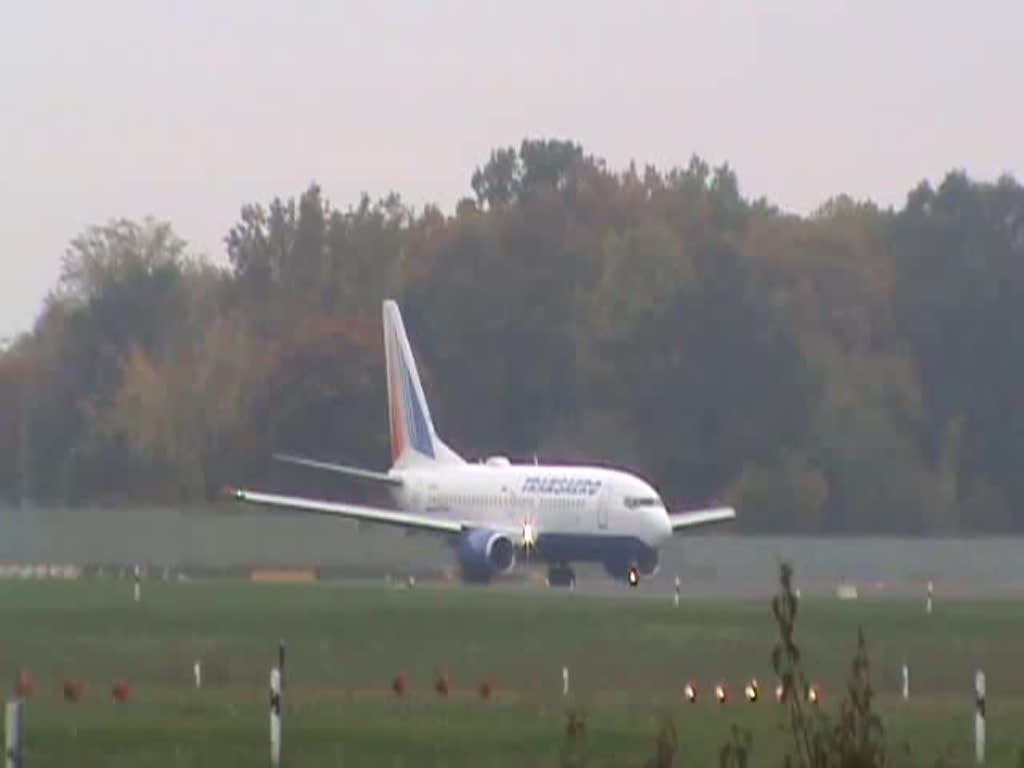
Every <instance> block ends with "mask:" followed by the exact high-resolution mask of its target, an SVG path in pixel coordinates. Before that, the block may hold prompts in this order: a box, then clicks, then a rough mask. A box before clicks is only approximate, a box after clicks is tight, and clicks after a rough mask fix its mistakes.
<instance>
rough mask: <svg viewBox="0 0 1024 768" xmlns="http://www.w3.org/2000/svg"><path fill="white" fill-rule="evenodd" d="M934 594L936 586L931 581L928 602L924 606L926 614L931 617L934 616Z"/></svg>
mask: <svg viewBox="0 0 1024 768" xmlns="http://www.w3.org/2000/svg"><path fill="white" fill-rule="evenodd" d="M934 593H935V585H934V584H932V583H931V581H929V582H928V600H927V601H926V602H925V604H924V612H925V613H927V614H928V615H929V616H931V615H932V597H933V595H934Z"/></svg>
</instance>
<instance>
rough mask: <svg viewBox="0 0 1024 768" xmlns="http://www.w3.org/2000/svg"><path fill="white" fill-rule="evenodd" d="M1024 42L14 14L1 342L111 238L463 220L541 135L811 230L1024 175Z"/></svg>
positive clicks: (505, 11)
mask: <svg viewBox="0 0 1024 768" xmlns="http://www.w3.org/2000/svg"><path fill="white" fill-rule="evenodd" d="M1022 45H1024V2H1021V0H1005V1H1002V0H983V1H981V2H965V1H960V0H958V1H956V2H954V1H952V0H949V1H947V0H899V1H898V2H891V1H890V0H885V1H883V0H878V1H877V2H875V1H873V0H857V1H856V2H854V1H853V0H851V1H850V2H830V1H829V0H806V2H804V1H802V0H801V1H799V2H797V1H796V0H793V1H784V0H772V2H750V1H749V0H744V1H742V2H740V1H737V2H724V1H723V0H708V2H683V1H682V0H675V1H673V2H664V3H660V2H634V3H624V2H595V0H579V1H570V0H559V2H551V1H550V0H547V1H538V2H524V0H517V2H503V3H499V2H484V1H483V0H481V1H480V2H438V1H436V0H435V1H433V2H425V1H424V2H397V1H395V2H381V3H370V2H366V3H361V4H359V5H356V4H354V3H353V4H348V3H342V2H326V1H325V2H295V3H284V2H281V1H280V0H277V1H276V2H262V1H261V0H238V1H237V2H235V1H228V0H222V1H220V2H209V1H200V0H195V1H192V0H175V1H174V2H157V1H156V0H154V1H153V2H140V0H123V1H120V2H114V1H112V0H93V1H90V2H49V1H47V0H32V1H31V2H30V1H29V0H24V1H23V2H22V1H20V0H0V211H2V214H0V215H2V218H0V222H2V223H0V249H2V251H0V339H2V338H3V337H4V336H7V335H9V334H12V333H14V332H17V331H20V330H25V329H27V328H28V327H29V326H30V325H31V323H32V321H33V319H34V317H35V315H36V314H37V312H38V311H39V308H40V305H41V300H42V298H43V296H44V295H45V294H46V292H47V291H48V290H49V289H50V288H51V287H52V286H53V284H54V281H55V280H56V277H57V272H58V269H59V264H60V258H61V256H62V254H63V252H64V248H65V245H66V243H67V242H68V241H69V240H70V239H71V238H72V237H74V236H75V235H76V234H77V233H78V232H80V231H81V230H82V229H84V228H85V227H87V226H89V225H90V224H97V223H103V222H105V221H107V220H108V219H110V218H112V217H122V216H124V217H143V216H145V215H153V216H156V217H158V218H162V219H167V220H169V221H171V222H172V223H173V225H174V226H175V228H176V229H177V231H178V232H179V233H180V234H181V235H182V236H183V237H185V238H186V239H187V240H188V241H189V242H190V243H191V244H192V246H193V248H194V249H195V250H196V251H200V252H203V253H206V254H207V255H209V256H210V257H211V258H213V259H216V260H221V261H223V260H224V249H223V246H222V238H223V236H224V234H225V233H226V232H227V230H228V228H229V227H230V226H231V224H232V223H233V222H234V220H235V219H236V217H237V215H238V211H239V208H240V207H241V205H242V204H243V203H246V202H265V201H267V200H268V199H269V198H270V197H272V196H273V195H282V196H287V195H293V194H298V193H300V192H301V191H302V190H303V189H304V188H305V186H306V185H307V184H308V183H309V182H310V181H312V180H317V181H318V182H319V183H320V184H321V186H322V187H323V188H324V190H325V192H326V194H327V195H328V197H329V198H330V199H331V200H332V202H333V203H335V204H336V205H338V206H339V207H347V206H348V205H349V204H350V203H353V202H355V201H356V200H357V199H358V196H359V194H360V193H361V192H362V191H367V192H369V193H370V194H371V195H372V196H374V197H378V196H382V195H384V194H385V193H387V192H388V191H390V190H397V191H399V192H400V193H401V194H402V195H403V196H404V197H405V198H406V199H407V200H408V201H410V202H412V203H414V204H416V205H417V206H419V205H422V204H423V203H424V202H429V201H433V202H437V203H439V204H440V205H441V206H442V207H443V208H445V209H446V210H451V208H452V206H453V204H454V202H455V201H456V200H457V199H458V198H459V197H461V196H462V195H464V194H467V193H468V192H469V177H470V175H471V173H472V171H473V168H474V167H475V166H476V165H478V164H479V163H481V162H482V161H484V160H486V158H487V155H488V153H489V151H490V150H491V149H492V148H494V147H496V146H499V145H508V144H515V145H518V143H519V141H520V140H521V139H522V138H523V137H525V136H531V137H559V138H569V139H573V140H576V141H579V142H580V143H582V144H583V146H584V148H585V149H586V150H587V151H588V152H591V153H593V154H596V155H599V156H602V157H604V158H606V159H607V160H608V161H609V163H610V164H611V165H612V166H613V167H622V166H625V165H626V164H627V163H628V162H629V160H630V159H635V160H636V161H637V163H638V164H640V165H641V166H642V165H643V164H645V163H654V164H657V165H659V166H670V165H674V164H683V163H685V162H686V161H687V159H688V158H689V157H690V155H691V154H693V153H697V154H700V155H702V156H703V157H704V158H705V159H707V160H709V161H710V162H712V163H715V164H717V163H719V162H723V161H727V162H729V163H730V164H731V165H732V166H733V167H734V168H736V170H737V173H738V174H739V179H740V183H741V185H742V189H743V192H744V193H745V194H750V195H755V196H758V195H766V196H767V197H768V198H770V199H771V200H772V201H774V202H775V203H777V204H778V205H781V206H782V207H783V208H786V209H789V210H793V211H797V212H801V213H804V212H807V211H809V210H811V209H813V208H814V207H816V205H817V204H819V203H820V202H821V201H822V200H824V199H825V198H827V197H828V196H829V195H831V194H834V193H837V192H847V193H850V194H852V195H854V196H855V197H870V198H872V199H874V200H876V201H878V202H880V203H882V204H886V205H888V204H893V205H899V204H901V203H902V201H903V199H904V196H905V194H906V192H907V191H908V190H909V188H910V187H911V186H913V185H914V184H916V183H917V182H918V181H920V180H921V179H924V178H927V179H930V180H932V181H936V180H938V179H940V178H941V176H942V175H943V174H944V173H945V171H947V170H949V169H950V168H954V167H956V168H964V169H966V170H967V171H968V172H969V173H970V174H971V175H973V176H976V177H979V178H984V179H994V178H995V177H997V176H998V175H999V174H1001V173H1004V172H1009V173H1012V174H1014V175H1015V176H1016V177H1017V178H1018V179H1022V178H1024V76H1022V72H1024V59H1022V57H1021V53H1020V50H1021V46H1022Z"/></svg>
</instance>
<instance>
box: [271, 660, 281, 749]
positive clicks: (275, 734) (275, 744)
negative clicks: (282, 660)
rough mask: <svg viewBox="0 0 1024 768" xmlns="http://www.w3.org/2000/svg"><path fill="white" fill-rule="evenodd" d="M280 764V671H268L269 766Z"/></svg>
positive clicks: (276, 669) (275, 669) (275, 668)
mask: <svg viewBox="0 0 1024 768" xmlns="http://www.w3.org/2000/svg"><path fill="white" fill-rule="evenodd" d="M280 764H281V671H280V670H279V669H278V668H277V667H274V668H273V669H271V670H270V765H271V766H272V768H277V766H279V765H280Z"/></svg>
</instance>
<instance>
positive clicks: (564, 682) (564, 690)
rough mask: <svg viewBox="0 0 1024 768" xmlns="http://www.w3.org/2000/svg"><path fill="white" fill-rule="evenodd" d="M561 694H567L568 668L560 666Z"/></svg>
mask: <svg viewBox="0 0 1024 768" xmlns="http://www.w3.org/2000/svg"><path fill="white" fill-rule="evenodd" d="M562 695H563V696H568V695H569V668H568V667H562Z"/></svg>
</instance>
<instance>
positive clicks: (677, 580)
mask: <svg viewBox="0 0 1024 768" xmlns="http://www.w3.org/2000/svg"><path fill="white" fill-rule="evenodd" d="M674 603H675V606H676V608H678V607H679V576H678V575H677V576H676V596H675V598H674Z"/></svg>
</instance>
